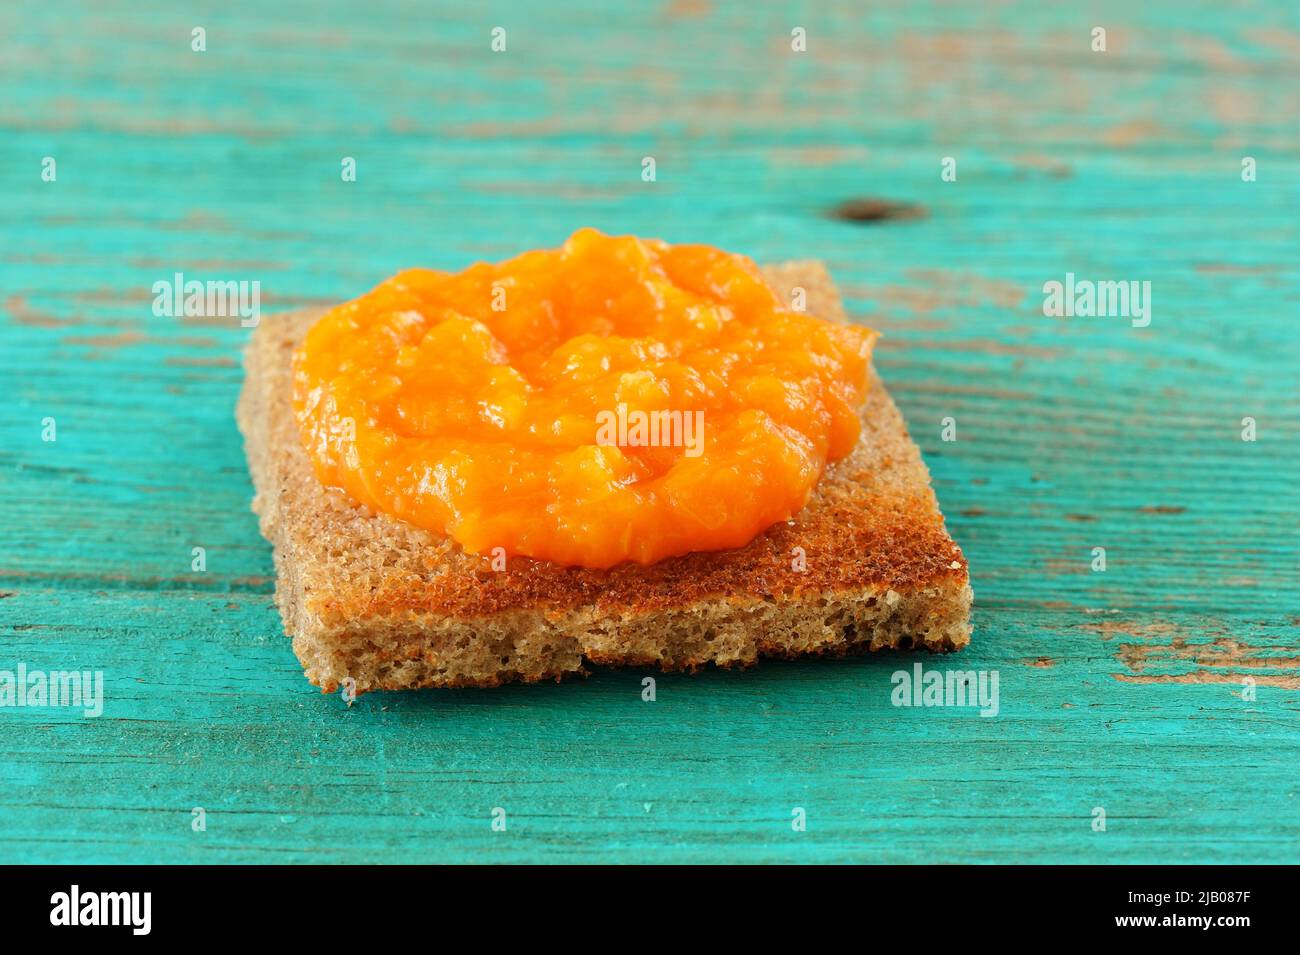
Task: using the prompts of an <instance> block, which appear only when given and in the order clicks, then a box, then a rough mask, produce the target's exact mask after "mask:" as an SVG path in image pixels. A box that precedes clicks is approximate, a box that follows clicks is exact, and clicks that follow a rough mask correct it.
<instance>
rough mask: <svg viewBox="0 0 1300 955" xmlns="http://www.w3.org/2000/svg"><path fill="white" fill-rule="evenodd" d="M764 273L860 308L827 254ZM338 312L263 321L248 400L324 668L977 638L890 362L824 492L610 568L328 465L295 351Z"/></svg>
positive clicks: (307, 657) (265, 515) (643, 660)
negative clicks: (725, 544) (301, 421)
mask: <svg viewBox="0 0 1300 955" xmlns="http://www.w3.org/2000/svg"><path fill="white" fill-rule="evenodd" d="M764 273H765V275H766V276H767V278H768V280H769V281H770V282H771V283H772V285H773V287H774V288H776V289H777V290H778V292H779V293H780V294H782V295H783V296H786V297H787V300H788V298H789V296H790V295H791V290H792V289H794V288H796V287H802V288H803V289H804V290H805V291H806V293H807V308H808V311H809V312H811V313H812V314H815V315H820V316H822V317H824V318H827V319H832V320H837V321H844V320H845V319H844V312H843V308H842V306H841V304H840V298H839V293H838V291H837V290H836V289H835V286H834V284H833V283H832V281H831V278H830V276H829V274H828V273H827V272H826V269H825V268H824V267H823V266H822V265H821V263H819V262H789V263H785V264H783V265H777V266H770V267H767V268H765V269H764ZM321 314H322V311H321V310H309V311H300V312H294V313H291V314H287V315H280V316H274V317H270V318H264V319H263V320H262V322H261V323H260V324H259V326H258V328H257V329H256V331H255V332H254V334H253V337H252V340H251V342H250V344H249V346H248V349H247V352H246V355H245V366H246V369H247V378H246V380H245V383H244V388H243V392H242V394H241V395H240V399H239V409H238V419H239V426H240V430H242V431H243V433H244V438H245V444H246V447H247V453H248V462H249V469H250V470H251V472H252V475H253V483H254V485H255V486H256V489H257V494H256V496H255V497H254V499H253V510H255V511H256V512H257V514H258V515H259V516H260V519H261V528H262V533H263V534H264V535H265V536H266V538H267V539H268V540H269V541H270V542H271V543H272V544H273V545H274V549H275V566H276V587H275V593H276V600H277V602H278V603H279V606H280V612H281V615H282V616H283V618H284V627H285V630H286V631H287V632H288V633H289V634H290V635H291V636H292V637H293V649H294V652H295V653H296V654H297V655H298V659H299V660H300V661H301V662H302V665H303V668H304V670H305V671H306V674H307V678H308V679H309V680H311V682H312V683H314V684H316V685H317V686H320V687H321V688H322V689H323V690H325V691H333V690H335V689H337V687H338V686H339V685H340V683H342V682H343V681H344V680H345V678H348V677H351V678H352V680H354V681H355V690H356V692H358V693H361V692H365V691H367V690H380V689H383V690H397V689H411V688H416V687H426V686H495V685H498V684H501V683H505V682H509V681H512V680H526V681H534V680H540V679H544V678H557V679H558V678H559V677H561V676H563V675H564V674H565V673H569V672H573V671H580V670H582V668H583V665H584V662H586V661H590V662H593V663H597V664H628V665H653V666H659V667H662V668H664V669H683V668H695V667H698V666H700V665H702V664H705V663H709V662H713V663H717V664H719V665H723V666H727V665H733V664H742V665H743V664H751V663H754V662H755V661H756V660H757V659H758V658H759V657H760V656H778V657H793V656H798V655H801V654H811V653H835V654H844V653H848V652H861V651H866V650H878V649H881V648H884V647H893V648H899V649H905V648H909V647H922V646H924V647H926V648H928V649H930V650H953V649H957V648H960V647H962V646H965V645H966V643H967V642H968V641H969V640H970V605H971V599H972V598H971V589H970V584H969V579H968V576H967V569H966V559H965V558H964V557H963V556H962V553H961V550H960V549H959V548H958V547H957V545H956V544H955V543H953V541H952V539H951V538H950V537H949V536H948V534H947V532H946V530H945V529H944V523H943V515H942V514H940V513H939V508H938V504H937V502H936V501H935V497H934V492H933V491H932V490H931V489H930V481H929V472H928V471H927V470H926V468H925V465H924V463H922V461H921V455H920V452H919V451H918V450H917V447H916V445H915V444H913V443H912V440H911V438H909V437H908V434H907V428H906V426H905V425H904V423H903V419H902V417H901V416H900V415H899V413H898V409H897V408H896V407H894V403H893V401H892V400H891V399H890V397H889V395H888V394H887V393H886V392H885V389H884V386H883V385H882V384H881V383H880V380H879V378H876V377H875V376H874V372H873V378H872V382H871V389H870V392H869V394H868V397H867V400H866V402H865V404H864V406H863V409H862V435H861V438H860V439H859V441H858V444H857V446H856V448H854V450H853V451H852V452H851V453H850V454H849V455H847V456H846V457H844V458H842V459H841V460H839V461H837V462H835V463H834V464H832V465H830V466H829V467H828V468H827V470H826V472H825V474H823V476H822V478H821V480H820V481H819V482H818V484H817V486H816V488H814V490H813V493H812V495H811V497H810V498H809V500H808V503H807V505H806V506H805V507H804V509H803V510H802V511H800V512H799V514H797V515H796V516H795V518H794V519H793V520H791V521H788V522H786V523H783V524H778V525H776V526H774V527H772V528H770V529H768V530H767V531H766V532H764V533H763V534H760V535H759V536H758V537H757V538H755V539H754V540H753V541H751V542H750V543H749V544H748V545H746V546H745V547H741V548H739V549H736V550H729V551H718V552H712V553H697V554H689V555H687V556H685V557H677V558H670V559H668V560H664V561H661V562H659V563H657V564H653V565H651V566H640V565H634V564H623V565H620V566H618V567H615V568H612V569H610V570H592V569H587V568H578V567H558V566H555V565H553V564H549V563H546V562H539V561H533V560H529V559H528V558H524V557H512V558H511V559H510V560H509V562H508V565H507V567H506V569H505V570H500V571H494V570H493V569H492V567H491V561H490V559H488V558H485V557H482V556H477V555H474V554H467V553H465V552H464V551H463V550H462V549H461V548H460V546H459V545H457V544H456V543H455V542H454V541H451V540H449V539H447V538H444V537H441V536H439V535H436V534H432V533H429V532H427V531H424V530H421V529H419V528H416V527H413V526H410V525H408V524H405V523H403V522H401V521H398V520H396V519H393V518H390V517H388V516H387V515H385V514H378V513H375V512H373V511H371V510H369V509H368V508H366V507H365V506H363V505H360V504H357V503H356V502H354V501H352V500H351V499H350V498H348V497H347V495H345V494H344V493H343V492H342V491H338V490H334V489H329V488H326V487H324V486H323V485H322V484H321V483H320V482H319V481H318V480H317V479H316V477H315V474H314V473H313V471H312V468H311V465H310V463H309V461H308V459H307V456H306V454H305V453H304V451H303V448H302V446H301V444H300V442H299V440H298V430H297V423H296V421H295V418H294V414H293V407H292V385H291V377H290V358H291V355H292V352H293V349H294V347H295V346H296V345H297V344H298V343H299V342H300V341H301V340H302V337H303V335H304V334H305V333H306V331H307V329H308V328H309V327H310V326H311V324H312V322H314V321H315V320H316V319H317V318H319V317H320V315H321Z"/></svg>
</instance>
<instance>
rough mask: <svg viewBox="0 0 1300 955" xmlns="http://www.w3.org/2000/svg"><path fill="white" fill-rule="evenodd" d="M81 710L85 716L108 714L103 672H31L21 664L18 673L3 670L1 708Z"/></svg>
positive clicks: (0, 689)
mask: <svg viewBox="0 0 1300 955" xmlns="http://www.w3.org/2000/svg"><path fill="white" fill-rule="evenodd" d="M7 706H21V707H33V708H41V707H59V706H66V707H70V708H74V709H75V708H76V707H81V711H82V714H83V715H84V716H87V717H90V718H94V717H96V716H100V715H102V714H103V712H104V671H103V670H93V671H92V670H54V671H51V672H49V673H47V672H46V671H44V670H29V669H27V664H26V663H19V664H18V669H17V671H16V672H15V671H13V670H0V708H3V707H7Z"/></svg>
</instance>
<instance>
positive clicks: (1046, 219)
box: [0, 0, 1300, 863]
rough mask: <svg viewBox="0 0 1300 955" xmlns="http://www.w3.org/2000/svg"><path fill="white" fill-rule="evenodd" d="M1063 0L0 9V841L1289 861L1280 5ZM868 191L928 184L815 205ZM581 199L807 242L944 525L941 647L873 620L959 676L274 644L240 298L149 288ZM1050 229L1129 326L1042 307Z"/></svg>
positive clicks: (1290, 334) (360, 264)
mask: <svg viewBox="0 0 1300 955" xmlns="http://www.w3.org/2000/svg"><path fill="white" fill-rule="evenodd" d="M1076 6H1077V5H1076ZM1093 6H1094V9H1093V10H1092V11H1090V12H1088V13H1086V14H1085V13H1083V12H1082V11H1080V10H1077V9H1074V8H1072V7H1066V6H1059V7H1058V6H1057V5H1049V4H1038V3H1030V2H1025V3H1009V4H999V5H994V6H989V5H986V4H980V3H966V4H960V5H947V4H944V5H929V4H923V5H917V4H910V3H906V2H902V0H897V2H886V3H873V4H871V5H869V6H868V7H862V5H859V4H849V3H844V4H792V5H773V6H772V7H771V8H766V7H762V5H755V4H742V3H735V4H732V3H725V4H724V3H717V2H709V0H672V2H667V3H661V4H644V5H641V4H638V5H626V7H627V8H626V9H624V8H623V5H609V4H603V3H595V2H589V3H566V4H560V5H555V4H547V5H545V7H546V8H545V9H542V5H532V4H522V3H521V4H506V3H485V4H450V3H449V4H442V5H437V6H436V7H435V6H431V5H425V4H416V3H391V4H390V3H382V4H364V5H356V4H343V3H321V2H317V0H312V2H310V3H308V2H306V0H294V2H289V3H283V4H279V3H277V4H267V3H252V2H235V3H228V4H220V5H212V6H207V7H204V8H203V9H201V10H197V11H195V10H191V9H189V8H178V7H177V6H176V5H174V4H167V3H161V2H155V3H144V4H134V3H132V4H127V3H103V2H96V3H90V2H86V3H84V4H73V3H62V2H54V3H47V4H39V5H23V6H14V5H5V6H3V7H0V37H2V38H3V39H0V44H2V45H3V49H4V54H5V55H4V56H3V57H0V86H2V88H3V89H4V90H5V95H4V96H3V97H2V98H0V130H2V139H0V186H2V187H3V195H4V202H3V204H2V205H0V217H3V235H4V244H3V249H2V250H0V295H2V297H3V298H2V301H0V329H3V332H2V334H3V338H2V339H0V341H2V342H3V349H2V351H0V376H2V377H0V382H2V387H3V392H2V394H3V401H0V435H2V436H3V444H2V445H0V490H2V491H3V495H2V497H0V500H2V501H3V505H2V506H3V512H2V515H0V516H2V519H0V597H2V599H0V639H2V643H0V671H2V670H15V669H16V668H17V667H18V666H19V664H23V665H25V666H26V667H27V668H29V669H42V670H46V671H54V670H67V669H73V668H77V669H87V670H101V671H102V672H103V674H104V680H105V687H104V694H105V701H104V707H103V714H102V716H100V717H98V718H85V717H84V716H83V715H82V714H81V712H80V711H73V710H70V709H67V708H50V707H47V708H44V709H40V708H15V707H0V774H2V781H3V785H0V834H2V836H3V838H2V839H0V861H5V862H12V861H56V862H73V861H95V862H110V861H113V862H121V861H129V862H161V861H185V862H235V861H257V862H291V861H331V862H346V861H357V862H363V861H364V862H372V861H383V862H398V861H402V862H420V861H452V860H476V861H503V862H504V861H541V860H555V861H592V860H608V861H617V862H642V861H659V862H667V861H672V862H688V861H710V860H737V861H764V862H767V861H797V862H810V861H817V860H835V861H848V860H854V861H871V862H917V861H922V862H939V861H945V862H949V861H956V862H969V861H975V862H1084V861H1087V862H1125V863H1129V862H1156V861H1159V862H1174V861H1178V862H1202V861H1205V862H1211V861H1212V862H1264V861H1272V862H1284V861H1295V860H1296V859H1297V856H1298V855H1300V796H1298V795H1297V767H1298V766H1300V731H1298V729H1300V599H1298V598H1297V595H1298V593H1300V570H1298V569H1297V567H1298V558H1300V547H1298V546H1297V528H1298V527H1300V500H1298V492H1297V485H1296V476H1297V470H1298V467H1297V466H1298V465H1300V394H1298V391H1297V383H1296V371H1297V368H1298V367H1300V336H1298V334H1297V317H1298V315H1300V283H1298V279H1300V267H1298V265H1297V251H1300V226H1298V225H1297V223H1298V222H1300V185H1298V180H1300V153H1297V147H1296V143H1297V139H1296V134H1297V129H1298V128H1300V127H1298V121H1300V98H1297V97H1296V96H1295V89H1296V83H1297V80H1298V79H1300V7H1297V5H1295V4H1294V3H1286V2H1282V0H1276V2H1269V3H1255V4H1250V5H1247V6H1221V7H1212V6H1211V5H1205V6H1206V8H1205V9H1201V10H1199V11H1196V12H1193V11H1192V10H1190V9H1189V8H1188V7H1187V6H1186V5H1185V4H1182V3H1175V2H1171V0H1159V2H1151V3H1143V4H1134V3H1129V2H1103V3H1098V4H1095V5H1093ZM198 26H201V27H203V28H205V30H206V46H207V48H206V51H205V52H201V53H199V52H193V51H192V50H191V30H192V29H193V28H194V27H198ZM495 26H502V27H504V28H505V29H506V37H507V48H506V51H505V52H503V53H494V52H492V51H491V49H490V31H491V29H492V28H493V27H495ZM797 26H802V27H803V28H805V30H806V31H807V38H808V39H807V52H806V53H795V52H793V51H792V50H791V48H790V35H791V30H792V29H793V28H795V27H797ZM1095 26H1102V27H1105V28H1106V29H1107V31H1108V32H1107V50H1106V52H1104V53H1103V52H1093V50H1092V49H1091V35H1090V34H1091V30H1092V28H1093V27H1095ZM47 156H48V157H53V158H54V159H55V161H56V163H57V165H56V172H57V178H56V179H55V180H54V181H53V182H47V181H43V180H42V175H41V174H42V168H43V167H42V161H43V158H44V157H47ZM348 156H350V157H353V158H355V160H356V164H357V180H356V182H344V181H342V178H341V176H340V163H341V161H342V159H343V157H348ZM645 156H653V157H655V159H656V163H657V181H655V182H653V183H651V182H645V181H643V180H642V178H641V168H642V167H641V160H642V158H643V157H645ZM945 156H950V157H953V158H955V159H956V161H957V172H958V175H957V179H956V181H955V182H944V181H942V180H941V178H940V168H941V162H942V159H943V157H945ZM1246 156H1250V157H1253V158H1254V159H1255V160H1256V162H1257V179H1256V181H1253V182H1243V180H1242V175H1241V172H1242V158H1243V157H1246ZM863 198H871V199H880V200H887V201H890V202H902V203H910V204H912V205H913V206H915V207H917V208H918V209H919V210H920V211H923V212H924V215H923V216H921V217H913V218H892V219H885V220H883V221H875V222H861V221H858V222H855V221H845V220H844V219H842V218H837V217H835V216H833V215H830V214H828V212H827V210H828V209H831V208H833V207H835V206H836V205H837V204H838V203H841V202H843V201H845V200H850V199H863ZM581 225H595V226H597V227H600V228H603V229H606V230H613V231H628V232H637V233H644V234H652V235H659V236H663V237H665V238H667V239H670V240H674V241H684V240H700V241H707V242H712V243H716V244H719V245H722V246H725V247H727V248H730V249H735V250H738V251H743V252H746V253H749V254H751V255H752V256H754V257H755V258H757V259H759V260H764V261H771V260H781V259H787V258H800V257H816V258H821V259H824V260H825V261H826V262H827V263H828V264H829V266H830V268H831V270H832V271H833V273H834V275H835V277H836V279H837V280H838V281H839V282H840V283H841V285H842V287H843V289H844V292H845V295H846V297H847V301H848V304H849V305H850V307H851V308H852V310H853V312H854V313H855V315H857V316H858V317H859V318H860V319H861V320H862V321H865V322H869V323H871V324H872V325H874V326H875V327H878V328H879V329H881V330H882V331H883V332H884V335H885V337H884V339H883V342H882V344H881V346H880V351H879V365H880V368H881V370H882V374H883V375H884V377H885V379H886V381H887V383H888V385H889V387H890V389H891V390H892V391H893V393H894V395H895V397H896V399H897V400H898V401H899V403H900V405H901V407H902V408H903V411H904V413H905V414H906V416H907V418H908V421H909V423H910V426H911V429H912V431H913V434H914V436H915V438H916V440H917V441H918V442H919V444H920V445H921V447H922V449H923V451H924V452H925V455H926V459H927V461H928V463H929V465H930V467H931V469H932V471H933V474H934V480H935V484H936V487H937V490H938V493H939V497H940V499H941V502H942V504H943V507H944V510H945V513H946V514H947V515H948V520H949V526H950V529H951V530H952V532H953V534H954V536H955V537H956V538H957V540H958V541H959V542H960V543H961V544H962V545H963V547H964V548H965V550H966V553H967V554H968V556H969V558H970V562H971V568H972V576H973V582H974V587H975V591H976V595H977V603H978V607H977V610H976V615H975V623H976V630H975V639H974V642H973V643H972V645H971V647H970V648H969V650H968V651H966V652H964V653H962V654H961V655H960V656H958V657H949V658H931V657H926V658H925V659H924V660H922V661H921V662H923V663H924V665H925V666H927V667H937V668H941V669H952V668H957V667H960V668H963V669H972V670H996V671H997V672H998V674H999V677H1000V684H999V685H1000V706H999V713H998V715H997V716H996V717H989V718H985V717H981V716H980V715H979V714H978V712H976V711H974V710H971V709H960V708H903V707H896V706H894V705H892V703H891V693H892V690H893V683H892V681H891V675H892V674H893V673H894V672H895V671H896V670H898V669H900V668H902V667H908V666H910V665H911V664H912V662H913V659H912V658H910V657H891V656H876V657H872V658H868V659H861V660H850V661H813V662H803V663H769V664H765V665H762V666H760V667H758V668H757V669H755V670H752V671H749V672H712V671H711V672H705V673H701V674H699V675H696V676H689V675H668V676H660V677H659V680H658V692H657V700H656V702H653V703H646V702H643V701H642V699H641V680H642V677H643V676H645V675H646V673H645V671H627V672H619V671H607V670H602V671H597V672H595V673H594V674H593V675H592V676H591V677H590V678H588V679H585V680H574V681H570V682H566V683H564V684H561V685H549V684H548V685H541V686H529V687H507V688H503V689H500V690H494V691H482V692H480V691H460V692H445V691H444V692H423V693H416V694H410V695H372V696H367V697H364V698H362V699H361V700H360V701H358V702H357V703H356V704H355V705H354V706H352V707H351V708H350V709H349V708H348V707H347V706H345V705H344V703H343V702H342V701H341V700H340V699H339V698H338V697H336V696H329V697H326V696H322V695H320V694H319V693H317V692H316V691H315V690H314V689H313V688H312V687H310V686H309V685H308V684H307V683H306V681H305V680H304V679H303V678H302V676H301V674H300V671H299V668H298V665H297V663H296V661H295V660H294V658H293V655H292V654H291V652H290V649H289V645H288V641H287V640H286V639H285V637H284V635H283V632H282V630H281V627H280V622H279V619H278V616H277V614H276V611H275V608H274V606H273V602H272V592H273V587H274V581H273V570H272V565H271V557H270V551H269V548H268V546H267V545H266V543H265V542H264V541H263V540H262V539H261V538H260V537H259V535H258V532H257V527H256V524H255V520H254V517H253V515H252V514H251V513H250V512H249V510H248V502H249V497H250V494H251V488H250V484H249V479H248V477H247V472H246V469H245V464H244V458H243V452H242V448H241V444H240V438H239V435H238V433H237V431H236V429H235V425H234V420H233V405H234V401H235V397H236V394H237V392H238V389H239V386H240V382H241V376H242V372H241V369H240V367H239V363H238V362H239V352H240V348H241V346H242V344H243V343H244V341H245V340H246V338H247V335H248V330H247V329H244V328H241V327H239V324H238V323H237V322H236V321H234V320H231V319H225V318H206V319H189V320H186V319H175V318H159V317H155V316H154V315H153V313H152V310H151V299H152V295H151V286H152V284H153V283H154V282H156V281H158V280H160V279H167V278H169V277H170V276H171V275H172V274H173V273H174V272H176V271H181V272H183V273H184V274H185V275H186V276H187V277H191V278H199V279H203V280H206V279H234V280H247V281H253V280H256V281H259V282H260V283H261V288H262V305H263V308H264V309H266V310H279V309H288V308H293V307H297V306H301V305H303V304H307V303H329V302H334V301H337V300H341V299H343V298H345V297H348V296H352V295H355V294H357V293H359V292H361V291H362V290H364V289H366V288H368V287H369V286H370V285H372V284H373V283H375V282H377V281H378V280H380V279H381V278H383V277H385V276H387V275H388V274H390V273H392V272H393V271H395V270H397V269H399V268H401V267H405V266H411V265H432V266H442V267H460V266H463V265H464V264H466V263H468V262H469V261H471V260H473V259H476V258H494V257H501V256H505V255H508V254H510V253H512V252H515V251H517V250H520V249H523V248H528V247H534V246H539V245H551V244H554V243H556V242H558V241H560V240H562V239H563V238H564V237H565V235H566V234H567V233H568V232H570V231H571V230H572V229H574V228H576V227H578V226H581ZM1067 272H1074V273H1075V274H1076V275H1077V276H1078V277H1080V278H1090V279H1096V280H1130V279H1131V280H1139V281H1150V282H1151V286H1152V296H1151V304H1152V321H1151V323H1150V325H1149V326H1148V327H1145V328H1135V327H1133V325H1132V324H1131V322H1130V321H1128V320H1126V319H1123V318H1047V317H1045V316H1044V315H1043V312H1042V307H1041V306H1042V298H1043V296H1042V287H1043V283H1044V282H1047V281H1051V280H1053V279H1056V280H1063V279H1064V277H1065V274H1066V273H1067ZM946 417H951V418H953V419H955V422H956V427H957V440H956V441H953V442H945V441H943V440H942V439H941V433H940V432H941V422H942V420H943V419H944V418H946ZM1246 417H1251V418H1253V419H1255V422H1256V427H1257V440H1255V441H1253V442H1248V441H1243V440H1242V427H1243V425H1242V419H1243V418H1246ZM47 418H52V419H54V421H55V426H56V439H57V440H55V441H53V442H50V441H45V440H42V437H43V431H44V430H45V425H44V424H43V422H44V419H47ZM194 547H203V548H205V549H206V555H207V569H206V571H205V572H194V571H193V570H192V569H191V568H192V564H191V561H192V548H194ZM1095 547H1104V548H1105V549H1106V557H1107V566H1106V570H1105V571H1104V572H1095V571H1094V570H1093V569H1092V561H1093V548H1095ZM1247 678H1250V679H1251V680H1253V684H1254V686H1253V688H1252V687H1251V686H1250V685H1249V684H1248V682H1247ZM196 807H202V808H203V809H204V810H205V811H206V830H205V831H195V830H194V827H193V826H192V824H191V821H192V810H193V809H194V808H196ZM497 807H500V808H502V809H504V810H505V812H506V819H507V828H506V831H504V832H497V831H493V829H492V827H491V821H492V812H493V809H494V808H497ZM796 807H798V808H802V809H804V810H805V811H806V816H807V827H806V831H803V832H799V831H795V829H794V828H793V827H792V825H791V821H792V818H793V817H792V813H793V811H794V809H795V808H796ZM1098 808H1100V809H1103V810H1104V811H1105V818H1106V829H1105V831H1104V832H1103V831H1097V829H1096V828H1095V827H1094V820H1095V818H1096V816H1095V810H1096V809H1098Z"/></svg>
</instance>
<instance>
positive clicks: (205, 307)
mask: <svg viewBox="0 0 1300 955" xmlns="http://www.w3.org/2000/svg"><path fill="white" fill-rule="evenodd" d="M153 295H154V298H153V313H154V315H156V316H158V317H159V318H200V317H206V318H238V319H239V324H240V325H242V326H243V327H244V328H252V327H254V326H255V325H256V324H257V323H258V322H259V321H261V320H262V283H261V282H259V281H257V280H256V279H254V280H252V281H247V280H244V281H233V280H229V281H221V280H212V279H209V280H208V281H206V282H201V281H199V280H198V279H188V280H187V279H186V278H185V275H184V273H182V272H177V273H175V274H174V275H173V276H172V278H171V279H170V280H168V279H159V280H158V281H157V282H154V283H153Z"/></svg>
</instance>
